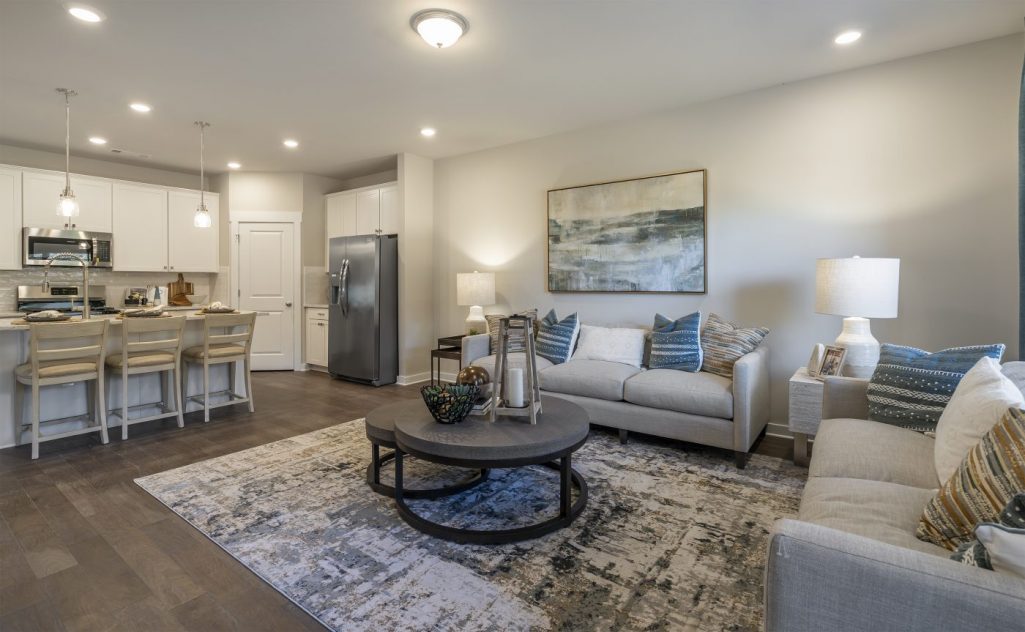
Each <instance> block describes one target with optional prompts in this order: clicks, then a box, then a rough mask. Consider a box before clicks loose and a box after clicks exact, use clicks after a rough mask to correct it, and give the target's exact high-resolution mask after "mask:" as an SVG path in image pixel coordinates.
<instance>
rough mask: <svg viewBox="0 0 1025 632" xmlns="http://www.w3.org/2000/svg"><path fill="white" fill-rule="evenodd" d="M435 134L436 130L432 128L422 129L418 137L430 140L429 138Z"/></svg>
mask: <svg viewBox="0 0 1025 632" xmlns="http://www.w3.org/2000/svg"><path fill="white" fill-rule="evenodd" d="M437 133H438V130H436V129H434V128H433V127H424V128H422V129H421V130H420V135H421V136H426V137H427V138H430V137H431V136H434V135H435V134H437Z"/></svg>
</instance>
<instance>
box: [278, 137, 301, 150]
mask: <svg viewBox="0 0 1025 632" xmlns="http://www.w3.org/2000/svg"><path fill="white" fill-rule="evenodd" d="M282 144H283V145H284V146H285V147H288V148H289V149H295V148H296V147H298V146H299V141H297V140H295V139H292V138H286V139H285V140H284V141H282Z"/></svg>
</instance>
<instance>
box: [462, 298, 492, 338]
mask: <svg viewBox="0 0 1025 632" xmlns="http://www.w3.org/2000/svg"><path fill="white" fill-rule="evenodd" d="M471 332H477V333H478V334H486V333H488V320H487V319H486V318H484V308H483V307H481V306H480V305H472V306H471V307H470V313H469V314H468V315H467V316H466V333H467V334H470V333H471Z"/></svg>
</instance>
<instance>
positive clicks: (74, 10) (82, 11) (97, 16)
mask: <svg viewBox="0 0 1025 632" xmlns="http://www.w3.org/2000/svg"><path fill="white" fill-rule="evenodd" d="M64 6H65V7H66V8H67V10H68V13H70V14H71V15H72V16H73V17H76V18H78V19H79V20H82V21H83V22H92V23H96V22H102V21H103V20H104V19H105V18H104V15H103V14H102V13H100V12H99V11H98V10H96V9H94V8H92V7H90V6H86V5H84V4H65V5H64Z"/></svg>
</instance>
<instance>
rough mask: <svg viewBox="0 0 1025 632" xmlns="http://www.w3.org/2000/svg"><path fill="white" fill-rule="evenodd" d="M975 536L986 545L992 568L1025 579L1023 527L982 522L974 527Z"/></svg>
mask: <svg viewBox="0 0 1025 632" xmlns="http://www.w3.org/2000/svg"><path fill="white" fill-rule="evenodd" d="M975 537H977V538H978V539H979V542H981V543H982V546H984V547H986V553H988V554H989V563H990V564H992V565H993V570H995V571H996V572H998V573H1005V574H1007V575H1015V576H1017V577H1021V578H1022V579H1025V529H1013V528H1011V527H1005V526H1002V525H998V524H992V523H988V522H984V523H982V524H980V525H979V526H977V527H975Z"/></svg>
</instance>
